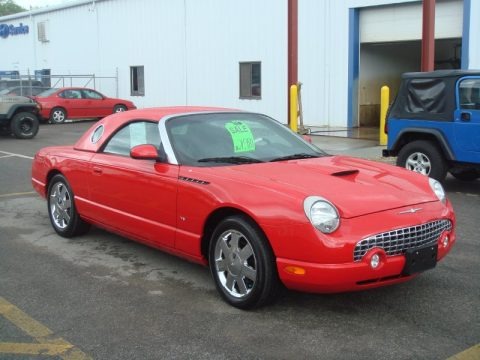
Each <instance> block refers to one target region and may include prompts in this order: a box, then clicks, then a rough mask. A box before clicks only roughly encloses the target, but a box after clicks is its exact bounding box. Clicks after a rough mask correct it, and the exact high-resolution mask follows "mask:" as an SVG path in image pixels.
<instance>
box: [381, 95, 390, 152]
mask: <svg viewBox="0 0 480 360" xmlns="http://www.w3.org/2000/svg"><path fill="white" fill-rule="evenodd" d="M389 102H390V88H389V87H388V86H382V89H381V90H380V139H379V144H380V145H387V140H388V139H387V134H385V122H386V121H387V119H386V117H387V110H388V103H389Z"/></svg>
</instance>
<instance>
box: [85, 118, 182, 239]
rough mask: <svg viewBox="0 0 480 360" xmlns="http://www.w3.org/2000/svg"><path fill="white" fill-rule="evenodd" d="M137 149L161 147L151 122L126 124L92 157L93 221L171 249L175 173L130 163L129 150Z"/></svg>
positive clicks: (148, 163)
mask: <svg viewBox="0 0 480 360" xmlns="http://www.w3.org/2000/svg"><path fill="white" fill-rule="evenodd" d="M140 144H153V145H155V146H156V147H160V146H161V143H160V135H159V130H158V124H157V123H153V122H148V121H134V122H131V123H129V124H127V125H126V126H125V127H123V128H122V129H120V130H119V131H117V132H116V133H115V134H114V135H113V137H112V138H111V139H110V140H109V141H108V143H107V144H106V146H105V147H104V149H103V151H101V152H99V153H97V154H95V156H93V158H92V162H91V169H90V171H91V176H90V179H91V180H90V182H89V199H90V202H91V203H92V204H91V205H93V208H95V211H94V212H95V214H94V217H95V219H94V220H96V221H99V222H101V223H102V224H104V225H106V226H107V227H109V228H112V229H114V230H117V231H120V232H122V233H124V234H126V235H129V236H131V237H134V238H137V239H138V240H141V241H144V242H148V243H150V244H152V245H157V246H163V247H165V246H167V247H173V246H174V240H175V229H176V198H177V182H178V171H179V169H178V166H177V165H171V164H166V163H159V162H155V161H153V160H140V159H133V158H131V157H130V155H129V154H130V149H131V148H132V147H134V146H136V145H140ZM91 216H92V215H91Z"/></svg>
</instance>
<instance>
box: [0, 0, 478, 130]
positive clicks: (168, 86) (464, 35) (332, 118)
mask: <svg viewBox="0 0 480 360" xmlns="http://www.w3.org/2000/svg"><path fill="white" fill-rule="evenodd" d="M421 19H422V4H421V1H411V0H299V17H298V21H299V28H298V30H299V35H298V44H299V45H298V46H299V51H298V74H299V76H298V78H299V80H300V81H301V82H302V83H303V90H302V98H303V109H304V119H305V123H306V124H307V125H312V126H336V127H347V126H348V127H355V126H364V125H367V126H370V125H374V126H375V125H376V123H375V122H376V121H377V120H376V119H377V111H378V104H379V89H380V86H382V85H383V84H388V85H390V86H392V90H393V92H395V88H396V86H397V85H398V81H399V75H400V74H401V73H402V72H405V71H418V70H419V68H420V52H421V50H420V39H421V29H422V24H421V21H422V20H421ZM27 27H28V28H27ZM436 61H437V63H436V66H437V67H438V68H448V67H461V68H470V69H474V68H477V69H478V68H480V1H479V0H437V6H436ZM42 69H48V70H49V71H50V73H51V74H52V75H72V79H70V80H68V77H67V80H68V81H67V83H60V84H57V86H59V85H63V84H65V85H70V84H72V85H88V86H89V87H93V86H95V87H96V88H97V89H98V90H100V91H102V92H104V93H105V94H107V95H109V96H119V97H123V98H129V99H131V100H133V101H134V102H135V104H136V105H137V106H138V107H147V106H164V105H217V106H225V107H234V108H240V109H244V110H250V111H259V112H262V113H265V114H268V115H271V116H273V117H275V118H277V119H278V120H279V121H281V122H284V123H286V122H287V0H261V1H259V0H242V1H234V0H175V1H173V0H136V1H132V0H95V1H94V0H89V1H87V0H81V1H77V2H73V3H67V4H65V5H61V6H56V7H50V8H45V9H40V10H33V11H29V12H25V13H19V14H16V15H11V16H6V17H2V18H0V74H2V73H1V71H12V70H13V71H19V72H20V74H21V75H27V74H34V72H35V71H36V70H42ZM83 74H85V75H86V74H94V75H95V81H94V82H93V81H92V80H89V81H87V80H86V79H85V78H84V79H75V78H73V75H83ZM102 77H111V78H109V79H106V78H102ZM62 81H64V80H62ZM52 85H55V78H52Z"/></svg>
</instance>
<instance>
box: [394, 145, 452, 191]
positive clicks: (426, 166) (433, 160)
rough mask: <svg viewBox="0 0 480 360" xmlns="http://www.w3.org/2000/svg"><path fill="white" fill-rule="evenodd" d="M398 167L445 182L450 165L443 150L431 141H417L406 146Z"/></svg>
mask: <svg viewBox="0 0 480 360" xmlns="http://www.w3.org/2000/svg"><path fill="white" fill-rule="evenodd" d="M397 165H398V166H401V167H404V168H406V169H408V170H412V171H415V172H418V173H420V174H423V175H427V176H430V177H432V178H434V179H436V180H438V181H443V180H444V179H445V176H446V175H447V170H448V165H447V162H446V160H445V158H444V157H443V154H442V152H441V150H440V149H439V148H438V147H437V146H436V145H435V144H434V143H432V142H431V141H428V140H415V141H412V142H411V143H408V144H406V145H405V146H404V147H402V149H401V150H400V152H399V153H398V157H397Z"/></svg>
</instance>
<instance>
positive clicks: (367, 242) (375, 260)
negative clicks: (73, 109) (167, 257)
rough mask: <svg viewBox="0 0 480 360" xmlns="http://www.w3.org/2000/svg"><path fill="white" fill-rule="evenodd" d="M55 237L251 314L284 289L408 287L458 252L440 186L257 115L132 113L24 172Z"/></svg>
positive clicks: (51, 150)
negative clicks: (102, 237) (192, 271)
mask: <svg viewBox="0 0 480 360" xmlns="http://www.w3.org/2000/svg"><path fill="white" fill-rule="evenodd" d="M32 182H33V186H34V188H35V190H36V191H38V193H40V195H42V196H43V197H45V198H46V199H47V201H48V214H49V216H50V220H51V223H52V226H53V228H54V229H55V231H56V232H57V233H58V234H59V235H61V236H64V237H72V236H75V235H79V234H82V233H84V232H85V231H87V230H88V228H89V226H90V224H93V225H96V226H100V227H102V228H105V229H108V230H110V231H112V232H116V233H119V234H122V235H124V236H126V237H129V238H132V239H135V240H137V241H140V242H143V243H145V244H148V245H150V246H153V247H155V248H159V249H162V250H164V251H167V252H169V253H172V254H175V255H178V256H181V257H184V258H186V259H188V260H191V261H194V262H198V263H202V264H205V265H208V266H209V267H210V270H211V273H212V276H213V279H214V281H215V284H216V287H217V289H218V291H219V293H220V294H221V295H222V297H223V298H224V299H225V300H226V301H227V302H228V303H230V304H231V305H233V306H236V307H239V308H244V309H246V308H251V307H255V306H261V305H263V304H266V303H267V302H268V301H270V300H272V299H273V298H275V294H276V292H277V290H278V289H279V287H280V285H281V284H283V285H285V286H286V287H287V288H290V289H296V290H301V291H308V292H325V293H328V292H343V291H353V290H363V289H369V288H374V287H379V286H383V285H389V284H395V283H400V282H404V281H406V280H409V279H411V278H412V277H414V276H416V275H417V274H418V273H421V272H422V271H425V270H428V269H431V268H433V267H435V265H436V263H437V261H439V260H440V259H442V258H443V257H444V256H445V255H446V254H447V253H448V252H449V251H450V250H451V248H452V246H453V244H454V243H455V231H454V230H455V216H454V212H453V210H452V206H451V204H450V202H449V200H448V199H447V198H446V196H445V192H444V190H443V188H442V186H441V185H440V183H439V182H438V181H436V180H434V179H431V178H428V177H427V176H424V175H420V174H417V173H413V172H410V171H407V170H405V169H401V168H398V167H394V166H390V165H387V164H383V163H378V162H372V161H367V160H361V159H355V158H351V157H345V156H331V155H328V154H326V153H324V152H323V151H321V150H319V149H318V148H316V147H315V146H313V145H311V144H309V143H308V142H306V141H304V140H303V139H302V138H301V137H299V136H297V135H296V134H294V133H293V132H291V131H290V130H289V129H288V128H287V127H285V126H284V125H282V124H280V123H278V122H277V121H275V120H273V119H271V118H269V117H267V116H265V115H260V114H255V113H248V112H241V111H236V110H227V109H218V108H200V107H173V108H156V109H144V110H135V111H129V112H125V113H119V114H114V115H110V116H108V117H106V118H104V119H103V120H101V121H100V122H98V123H96V124H95V125H93V126H92V127H91V129H90V130H88V131H87V132H86V133H85V134H84V135H83V136H82V138H81V139H80V140H79V141H78V142H77V143H76V144H75V145H73V146H61V147H47V148H44V149H42V150H40V151H39V152H38V153H37V154H36V155H35V159H34V161H33V168H32Z"/></svg>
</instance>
